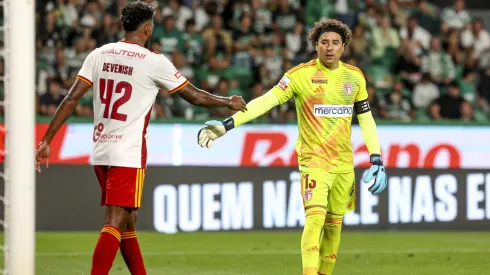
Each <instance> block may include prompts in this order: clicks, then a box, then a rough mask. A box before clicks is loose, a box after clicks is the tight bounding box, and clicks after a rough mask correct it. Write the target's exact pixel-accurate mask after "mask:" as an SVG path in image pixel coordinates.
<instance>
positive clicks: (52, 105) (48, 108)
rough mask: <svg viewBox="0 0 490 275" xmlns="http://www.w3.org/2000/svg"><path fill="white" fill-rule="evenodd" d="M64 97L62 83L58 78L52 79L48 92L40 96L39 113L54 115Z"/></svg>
mask: <svg viewBox="0 0 490 275" xmlns="http://www.w3.org/2000/svg"><path fill="white" fill-rule="evenodd" d="M63 98H64V92H63V88H62V86H61V83H60V82H58V81H57V80H50V81H49V86H48V92H47V93H45V94H43V95H42V96H41V97H40V98H39V113H40V114H41V115H45V116H53V115H54V113H55V112H56V108H58V106H59V105H60V104H61V102H62V101H63Z"/></svg>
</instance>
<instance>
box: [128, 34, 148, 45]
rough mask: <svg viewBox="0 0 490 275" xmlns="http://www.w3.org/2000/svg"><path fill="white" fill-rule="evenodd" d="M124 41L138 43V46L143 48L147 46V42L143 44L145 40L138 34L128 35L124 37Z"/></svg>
mask: <svg viewBox="0 0 490 275" xmlns="http://www.w3.org/2000/svg"><path fill="white" fill-rule="evenodd" d="M123 41H128V42H132V43H136V44H138V45H140V46H141V47H144V46H145V42H143V39H141V38H140V37H139V36H137V35H136V34H132V33H127V34H126V35H125V36H124V38H123Z"/></svg>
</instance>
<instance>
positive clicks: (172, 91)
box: [168, 80, 189, 94]
mask: <svg viewBox="0 0 490 275" xmlns="http://www.w3.org/2000/svg"><path fill="white" fill-rule="evenodd" d="M187 84H189V80H186V81H184V83H182V84H180V85H179V86H177V88H174V89H172V90H170V91H168V93H169V94H173V93H175V92H177V91H178V90H180V89H182V88H184V86H185V85H187Z"/></svg>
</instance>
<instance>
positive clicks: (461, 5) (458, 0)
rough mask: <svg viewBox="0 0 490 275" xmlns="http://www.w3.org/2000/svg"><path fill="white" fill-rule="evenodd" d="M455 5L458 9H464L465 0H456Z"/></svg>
mask: <svg viewBox="0 0 490 275" xmlns="http://www.w3.org/2000/svg"><path fill="white" fill-rule="evenodd" d="M454 7H455V8H456V10H458V11H460V10H462V9H464V1H463V0H456V1H455V2H454Z"/></svg>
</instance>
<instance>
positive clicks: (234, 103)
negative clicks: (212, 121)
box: [228, 95, 247, 111]
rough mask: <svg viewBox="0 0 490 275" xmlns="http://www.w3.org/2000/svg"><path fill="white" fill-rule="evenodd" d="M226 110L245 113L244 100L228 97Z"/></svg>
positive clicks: (238, 97) (245, 104)
mask: <svg viewBox="0 0 490 275" xmlns="http://www.w3.org/2000/svg"><path fill="white" fill-rule="evenodd" d="M228 108H229V109H231V110H233V111H246V110H247V103H245V100H243V98H242V97H241V96H237V95H234V96H231V97H230V103H229V104H228Z"/></svg>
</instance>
